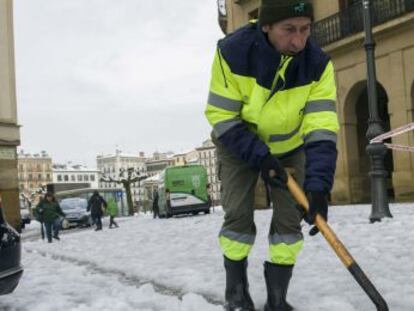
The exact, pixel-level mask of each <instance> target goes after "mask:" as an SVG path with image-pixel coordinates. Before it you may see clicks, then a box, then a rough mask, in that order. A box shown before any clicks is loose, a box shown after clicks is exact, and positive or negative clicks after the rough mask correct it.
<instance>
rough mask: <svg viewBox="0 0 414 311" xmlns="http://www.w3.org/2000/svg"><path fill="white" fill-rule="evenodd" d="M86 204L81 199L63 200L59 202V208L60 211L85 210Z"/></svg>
mask: <svg viewBox="0 0 414 311" xmlns="http://www.w3.org/2000/svg"><path fill="white" fill-rule="evenodd" d="M87 205H88V203H87V201H86V199H82V198H71V199H63V200H62V201H61V202H60V207H61V208H62V210H69V209H84V210H86V207H87Z"/></svg>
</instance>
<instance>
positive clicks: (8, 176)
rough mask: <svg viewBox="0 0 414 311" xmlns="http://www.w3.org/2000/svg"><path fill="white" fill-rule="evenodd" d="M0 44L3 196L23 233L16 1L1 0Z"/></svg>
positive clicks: (0, 176)
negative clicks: (14, 35) (18, 123)
mask: <svg viewBox="0 0 414 311" xmlns="http://www.w3.org/2000/svg"><path fill="white" fill-rule="evenodd" d="M0 42H1V44H0V90H1V92H0V194H1V195H2V199H3V205H4V211H5V214H6V219H7V221H8V222H9V223H10V224H11V225H13V226H14V227H15V228H17V229H18V230H20V208H19V191H18V179H17V156H16V147H17V146H18V145H19V144H20V133H19V126H18V125H17V107H16V91H15V69H14V46H13V43H14V39H13V7H12V0H0Z"/></svg>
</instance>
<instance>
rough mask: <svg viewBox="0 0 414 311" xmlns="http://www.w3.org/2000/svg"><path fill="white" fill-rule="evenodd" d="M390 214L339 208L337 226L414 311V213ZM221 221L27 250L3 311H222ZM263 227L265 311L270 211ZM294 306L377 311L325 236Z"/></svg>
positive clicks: (209, 218)
mask: <svg viewBox="0 0 414 311" xmlns="http://www.w3.org/2000/svg"><path fill="white" fill-rule="evenodd" d="M391 212H392V213H393V215H394V218H393V219H385V220H384V221H382V222H381V223H375V224H369V223H368V216H369V214H370V206H368V205H354V206H336V207H331V209H330V219H329V223H330V224H331V227H332V228H333V229H334V231H335V232H336V233H337V235H338V237H339V238H340V239H341V240H342V241H343V243H344V244H345V246H346V247H347V248H348V250H349V251H350V253H351V254H352V255H353V257H354V258H355V259H356V261H357V262H358V263H359V265H360V266H361V268H362V269H363V271H364V272H365V273H366V274H367V276H368V277H369V278H370V280H371V281H372V283H373V284H374V285H375V286H376V287H377V289H378V290H379V292H380V293H381V294H382V295H383V297H384V298H385V299H386V301H387V302H388V305H389V308H390V310H393V311H409V310H414V261H413V260H412V256H414V250H413V246H414V234H413V233H412V226H413V223H414V204H394V205H392V206H391ZM222 217H223V212H222V211H221V210H219V209H218V210H217V209H216V212H215V213H212V214H210V215H200V216H196V217H177V218H173V219H161V220H158V219H156V220H154V219H152V218H151V217H150V216H149V215H145V216H142V215H140V216H138V217H131V218H125V219H120V221H119V223H120V226H121V227H120V228H119V229H112V230H109V229H107V228H106V227H105V228H104V230H103V231H100V232H94V231H93V230H80V231H77V232H73V233H70V234H63V235H62V236H61V241H60V242H57V243H52V244H47V243H45V242H43V241H41V240H35V241H26V242H25V243H24V246H23V249H24V250H23V264H24V266H25V272H24V275H23V277H22V279H21V281H20V284H19V286H18V288H17V289H16V290H15V292H14V293H13V294H11V295H7V296H2V297H1V300H0V310H8V311H9V310H10V311H14V310H16V311H17V310H19V311H20V310H36V311H37V310H39V311H40V310H42V311H43V310H151V311H152V310H154V311H162V310H172V311H174V310H177V311H178V310H179V311H204V310H205V311H210V310H211V311H215V310H222V307H220V304H221V303H223V301H224V286H225V278H224V268H223V259H222V254H221V252H220V250H219V248H218V243H217V233H218V231H219V229H220V226H221V223H222ZM255 219H256V226H257V229H258V234H257V238H256V244H255V246H254V247H253V249H252V252H251V255H250V256H249V280H250V290H251V294H252V296H253V300H254V301H255V304H256V308H257V309H262V307H263V304H264V302H265V299H266V289H265V284H264V277H263V261H264V260H266V259H267V231H268V226H269V223H270V219H271V211H269V210H266V211H257V212H256V214H255ZM308 229H309V228H308V226H307V225H304V233H307V231H308ZM67 232H69V231H67ZM288 298H289V301H290V302H291V303H292V304H293V305H294V306H295V307H296V308H297V310H298V311H307V310H312V311H328V310H329V311H332V310H335V311H353V310H355V311H356V310H359V311H369V310H375V307H374V305H373V304H372V302H371V301H370V300H369V298H368V297H367V296H366V295H365V293H364V292H363V291H362V289H361V288H360V287H359V285H358V284H357V283H356V282H355V281H354V279H353V278H352V276H351V275H350V273H349V272H348V271H347V270H346V268H345V267H344V266H343V265H342V263H341V262H340V260H339V259H338V258H337V257H336V255H335V254H334V252H333V251H332V250H331V249H330V247H329V246H328V244H327V243H326V241H325V240H324V238H323V237H322V236H321V235H318V236H317V237H314V238H311V237H309V236H308V235H307V234H306V235H305V246H304V249H303V251H302V253H301V255H300V256H299V259H298V262H297V265H296V267H295V270H294V275H293V278H292V282H291V286H290V289H289V294H288Z"/></svg>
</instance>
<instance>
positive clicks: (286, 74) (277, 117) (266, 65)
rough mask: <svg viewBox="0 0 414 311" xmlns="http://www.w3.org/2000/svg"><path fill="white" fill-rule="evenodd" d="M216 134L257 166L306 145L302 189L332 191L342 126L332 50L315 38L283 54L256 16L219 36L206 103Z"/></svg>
mask: <svg viewBox="0 0 414 311" xmlns="http://www.w3.org/2000/svg"><path fill="white" fill-rule="evenodd" d="M205 114H206V117H207V119H208V121H209V123H210V124H211V125H212V126H213V133H214V135H215V136H216V137H217V138H218V139H219V140H220V141H221V142H222V143H223V144H224V145H225V146H226V147H227V148H228V149H229V150H231V151H232V152H233V153H234V154H235V156H237V157H238V158H240V159H243V160H245V161H247V162H248V163H249V164H250V165H251V166H252V167H255V168H259V167H260V162H261V161H262V160H263V158H264V157H265V156H266V155H267V154H268V153H269V152H270V153H271V154H273V155H276V156H278V157H283V156H287V155H289V154H292V153H294V152H297V151H298V150H302V149H304V150H305V154H306V159H307V160H306V179H305V190H307V191H326V192H327V191H330V189H331V187H332V183H333V175H334V172H335V164H336V157H337V151H336V139H337V132H338V129H339V124H338V119H337V114H336V87H335V79H334V69H333V65H332V62H331V60H330V58H329V57H328V56H327V55H326V54H325V53H324V52H323V51H322V50H321V49H320V48H319V47H317V46H316V45H315V44H314V43H313V42H311V41H310V40H308V42H307V44H306V47H305V48H304V50H303V51H301V52H300V53H299V54H298V55H295V56H294V57H292V56H284V55H281V54H280V53H279V52H278V51H277V50H276V49H275V48H273V47H272V46H271V45H270V44H269V43H268V41H267V38H266V35H265V34H264V33H263V32H262V30H261V28H260V26H258V24H257V23H256V22H251V23H249V24H248V25H247V26H245V27H242V28H240V29H239V30H237V31H236V32H234V33H232V34H230V35H229V36H227V37H226V38H224V39H223V40H221V41H219V43H218V47H217V51H216V54H215V57H214V62H213V67H212V77H211V83H210V93H209V97H208V103H207V107H206V110H205Z"/></svg>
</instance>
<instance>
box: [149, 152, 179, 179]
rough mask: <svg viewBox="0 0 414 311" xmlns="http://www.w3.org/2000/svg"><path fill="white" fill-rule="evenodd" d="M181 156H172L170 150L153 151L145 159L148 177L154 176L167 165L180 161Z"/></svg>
mask: <svg viewBox="0 0 414 311" xmlns="http://www.w3.org/2000/svg"><path fill="white" fill-rule="evenodd" d="M181 161H182V157H181V156H180V157H178V159H177V158H174V154H173V153H172V152H165V153H161V152H154V153H153V155H152V157H151V158H148V159H147V160H146V161H145V166H146V172H147V175H148V177H151V176H155V175H157V174H159V173H161V172H162V171H163V170H164V169H165V168H166V167H167V166H172V165H175V164H176V163H181Z"/></svg>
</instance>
